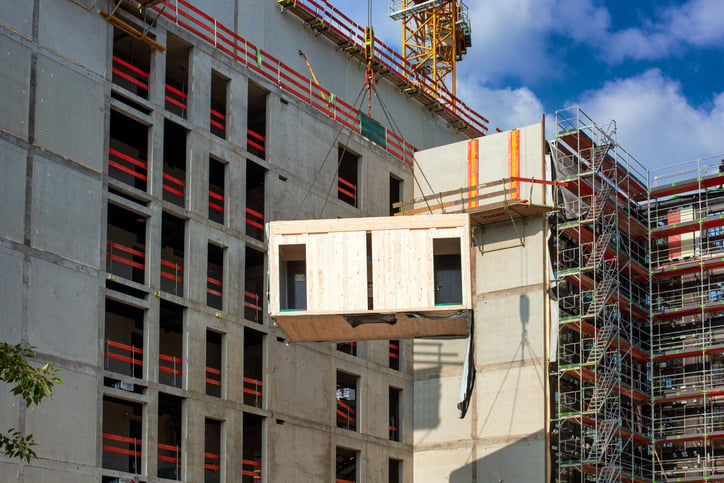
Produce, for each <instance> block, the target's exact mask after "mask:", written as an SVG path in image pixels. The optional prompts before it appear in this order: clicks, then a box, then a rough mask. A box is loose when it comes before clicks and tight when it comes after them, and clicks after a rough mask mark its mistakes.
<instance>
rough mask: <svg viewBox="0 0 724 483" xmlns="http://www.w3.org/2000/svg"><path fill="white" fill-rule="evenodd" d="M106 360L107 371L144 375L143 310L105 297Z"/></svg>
mask: <svg viewBox="0 0 724 483" xmlns="http://www.w3.org/2000/svg"><path fill="white" fill-rule="evenodd" d="M103 361H104V364H103V365H104V368H105V369H106V370H107V371H113V372H117V373H119V374H124V375H126V376H131V377H136V378H138V379H141V378H143V310H141V309H139V308H136V307H132V306H130V305H126V304H122V303H120V302H116V301H115V300H110V299H106V322H105V340H104V342H103Z"/></svg>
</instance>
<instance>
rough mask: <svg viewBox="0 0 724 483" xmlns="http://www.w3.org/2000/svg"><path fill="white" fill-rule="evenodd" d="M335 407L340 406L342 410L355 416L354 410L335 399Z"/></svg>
mask: <svg viewBox="0 0 724 483" xmlns="http://www.w3.org/2000/svg"><path fill="white" fill-rule="evenodd" d="M337 405H338V406H342V407H343V408H345V409H346V410H347V411H349V412H350V413H352V414H355V412H356V411H355V410H354V409H352V408H351V407H349V406H347V405H346V404H345V403H343V402H342V401H340V400H339V399H337Z"/></svg>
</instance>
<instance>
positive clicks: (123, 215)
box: [106, 204, 146, 284]
mask: <svg viewBox="0 0 724 483" xmlns="http://www.w3.org/2000/svg"><path fill="white" fill-rule="evenodd" d="M106 237H107V241H106V271H107V272H108V273H110V274H113V275H116V276H119V277H122V278H125V279H127V280H131V281H132V282H136V283H140V284H143V283H145V279H146V277H145V270H146V218H144V217H143V216H141V215H139V214H136V213H133V212H131V211H128V210H125V209H123V208H121V207H119V206H116V205H112V204H109V205H108V231H107V233H106Z"/></svg>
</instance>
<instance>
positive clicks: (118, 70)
mask: <svg viewBox="0 0 724 483" xmlns="http://www.w3.org/2000/svg"><path fill="white" fill-rule="evenodd" d="M112 72H113V75H114V76H116V75H117V76H118V77H120V78H122V79H125V80H127V81H128V82H130V83H131V84H134V85H136V86H138V87H140V88H141V89H144V90H145V91H146V93H145V95H143V96H141V97H144V98H145V97H147V95H148V72H145V71H143V70H141V69H139V68H138V67H136V66H135V65H133V64H131V63H129V62H126V61H125V60H123V59H121V58H120V57H118V56H116V55H114V56H113V67H112Z"/></svg>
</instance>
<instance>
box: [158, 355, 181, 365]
mask: <svg viewBox="0 0 724 483" xmlns="http://www.w3.org/2000/svg"><path fill="white" fill-rule="evenodd" d="M158 358H159V359H161V360H162V361H168V362H177V363H179V364H181V359H179V358H177V357H173V356H167V355H164V354H159V355H158Z"/></svg>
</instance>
